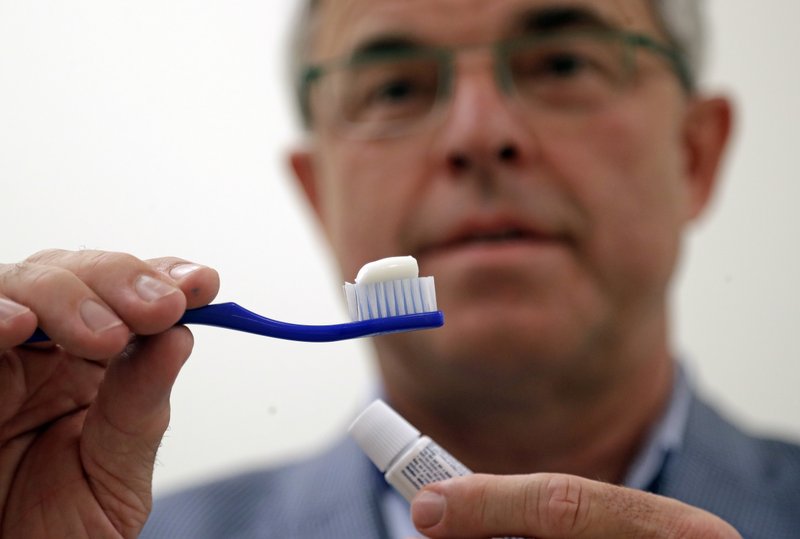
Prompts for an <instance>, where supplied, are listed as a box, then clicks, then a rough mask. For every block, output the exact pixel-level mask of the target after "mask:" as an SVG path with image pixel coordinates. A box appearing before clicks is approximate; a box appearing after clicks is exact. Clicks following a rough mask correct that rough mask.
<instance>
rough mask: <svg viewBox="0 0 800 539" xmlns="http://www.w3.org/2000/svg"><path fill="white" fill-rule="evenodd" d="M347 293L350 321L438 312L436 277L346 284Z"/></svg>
mask: <svg viewBox="0 0 800 539" xmlns="http://www.w3.org/2000/svg"><path fill="white" fill-rule="evenodd" d="M344 292H345V297H346V298H347V308H348V311H349V312H350V317H351V318H352V319H353V320H354V321H359V320H371V319H373V318H387V317H390V316H400V315H405V314H418V313H426V312H433V311H435V310H436V290H435V288H434V284H433V277H417V278H413V279H398V280H396V281H383V282H377V283H356V284H353V283H345V285H344Z"/></svg>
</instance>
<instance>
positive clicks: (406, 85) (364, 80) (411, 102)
mask: <svg viewBox="0 0 800 539" xmlns="http://www.w3.org/2000/svg"><path fill="white" fill-rule="evenodd" d="M441 71H442V70H441V69H440V62H439V60H438V59H437V57H436V56H434V55H432V54H420V55H404V56H403V57H398V58H378V59H363V60H356V61H354V62H352V63H351V64H349V65H348V66H347V67H346V68H344V69H341V70H339V71H337V72H336V73H334V74H332V75H333V77H332V79H333V80H332V81H331V82H332V83H333V85H334V95H336V96H337V103H336V104H337V106H338V110H339V113H340V114H341V115H342V117H343V119H344V120H345V122H346V123H348V124H351V125H352V126H353V127H354V128H356V129H357V130H358V131H360V132H363V134H364V135H368V136H381V135H382V134H387V135H388V134H390V132H391V131H392V130H396V129H403V128H404V127H408V126H409V125H411V124H414V123H416V122H418V121H420V120H423V119H425V118H426V117H427V116H428V115H429V114H430V113H431V111H432V110H433V109H434V107H435V105H436V102H437V99H438V95H439V91H440V88H441V78H442V73H441Z"/></svg>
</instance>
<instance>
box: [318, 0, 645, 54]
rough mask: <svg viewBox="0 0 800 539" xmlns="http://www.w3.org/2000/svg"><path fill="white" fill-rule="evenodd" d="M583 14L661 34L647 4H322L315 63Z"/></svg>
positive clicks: (493, 34) (469, 38)
mask: <svg viewBox="0 0 800 539" xmlns="http://www.w3.org/2000/svg"><path fill="white" fill-rule="evenodd" d="M563 10H567V11H574V12H577V13H586V14H588V15H591V16H592V17H596V18H598V19H599V20H601V21H603V22H604V23H607V24H608V25H609V26H613V27H617V28H623V29H627V30H634V31H641V32H647V33H651V34H660V33H661V32H660V30H659V25H658V23H657V22H656V18H655V17H654V15H653V12H652V7H651V2H650V1H649V0H325V1H322V2H320V7H319V10H318V13H317V21H316V23H317V25H318V26H317V32H316V39H315V46H314V49H315V50H316V51H317V54H316V55H315V56H317V59H325V58H332V57H336V56H340V55H342V54H346V53H348V52H349V51H351V50H352V49H353V48H355V47H356V46H357V45H358V44H359V43H360V42H362V41H364V40H367V39H374V38H376V37H380V36H381V35H403V36H408V37H411V38H414V39H417V40H419V41H421V42H424V43H429V44H433V45H458V44H464V43H476V42H484V41H492V40H496V39H502V38H503V37H509V36H510V35H512V34H514V33H518V32H519V31H520V27H521V25H523V24H525V22H526V21H528V20H533V19H535V17H536V16H537V14H542V13H547V12H554V11H563Z"/></svg>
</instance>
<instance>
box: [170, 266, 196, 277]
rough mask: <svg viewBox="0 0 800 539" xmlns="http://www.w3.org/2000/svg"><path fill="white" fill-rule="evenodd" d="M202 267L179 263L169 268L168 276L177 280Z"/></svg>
mask: <svg viewBox="0 0 800 539" xmlns="http://www.w3.org/2000/svg"><path fill="white" fill-rule="evenodd" d="M202 267H203V266H199V265H197V264H181V265H179V266H175V267H174V268H172V269H171V270H169V276H170V277H172V278H173V279H175V280H178V279H181V278H183V277H186V276H187V275H189V274H190V273H192V272H195V271H197V270H199V269H200V268H202Z"/></svg>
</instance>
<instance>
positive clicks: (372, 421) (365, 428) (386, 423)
mask: <svg viewBox="0 0 800 539" xmlns="http://www.w3.org/2000/svg"><path fill="white" fill-rule="evenodd" d="M348 431H349V432H350V436H352V437H353V439H354V440H355V441H356V443H357V444H358V445H359V446H360V447H361V449H362V451H364V453H366V454H367V456H368V457H369V458H370V460H371V461H372V462H373V463H375V466H377V467H378V469H379V470H380V471H381V472H385V471H386V468H388V467H389V464H391V462H392V461H393V460H394V459H395V457H397V456H398V455H399V454H400V453H402V451H403V450H404V449H405V448H406V447H408V446H409V445H411V444H412V443H413V442H414V441H415V440H416V439H417V438H419V435H420V432H419V431H418V430H417V429H416V428H414V426H413V425H412V424H411V423H409V422H408V421H406V420H405V419H404V418H403V416H401V415H400V414H398V413H397V412H395V411H394V410H393V409H392V408H390V407H389V405H388V404H386V403H385V402H383V401H382V400H380V399H378V400H376V401H374V402H373V403H372V404H370V405H369V406H367V408H366V409H365V410H364V411H363V412H361V415H359V416H358V417H357V418H356V420H355V421H353V424H352V425H350V428H349V429H348Z"/></svg>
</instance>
